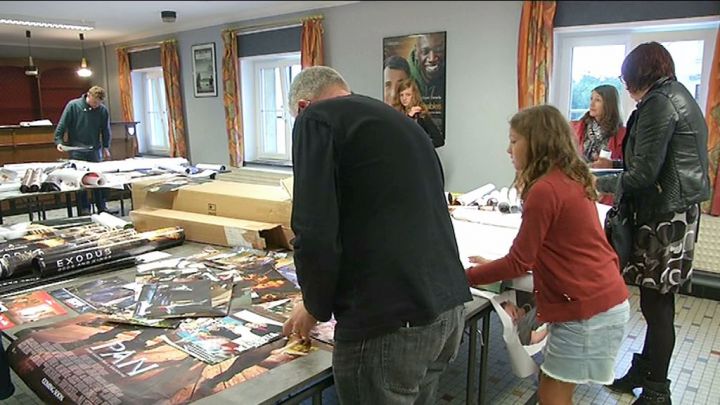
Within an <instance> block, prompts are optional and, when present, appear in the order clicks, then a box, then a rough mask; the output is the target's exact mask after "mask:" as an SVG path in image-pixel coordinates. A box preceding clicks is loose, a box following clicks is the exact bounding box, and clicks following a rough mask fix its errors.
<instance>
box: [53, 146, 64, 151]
mask: <svg viewBox="0 0 720 405" xmlns="http://www.w3.org/2000/svg"><path fill="white" fill-rule="evenodd" d="M55 149H57V150H58V152H65V151H64V150H63V147H62V145H61V144H57V145H55Z"/></svg>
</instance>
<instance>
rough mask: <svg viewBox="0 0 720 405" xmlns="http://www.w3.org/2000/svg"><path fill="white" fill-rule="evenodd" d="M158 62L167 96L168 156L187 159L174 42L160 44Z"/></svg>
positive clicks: (179, 73) (178, 71) (178, 67)
mask: <svg viewBox="0 0 720 405" xmlns="http://www.w3.org/2000/svg"><path fill="white" fill-rule="evenodd" d="M160 61H161V63H162V68H163V79H164V80H165V94H166V96H167V108H168V138H169V140H170V156H173V157H176V156H181V157H187V145H186V142H185V115H184V113H183V98H182V89H181V88H180V75H181V72H180V60H179V59H178V51H177V45H176V44H175V41H164V42H163V43H162V44H160Z"/></svg>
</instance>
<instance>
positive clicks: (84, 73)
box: [77, 32, 92, 77]
mask: <svg viewBox="0 0 720 405" xmlns="http://www.w3.org/2000/svg"><path fill="white" fill-rule="evenodd" d="M84 43H85V35H84V34H83V33H82V32H81V33H80V47H81V49H82V60H81V61H80V69H78V70H77V74H78V76H80V77H90V76H92V70H90V68H89V67H88V63H87V59H85V45H84Z"/></svg>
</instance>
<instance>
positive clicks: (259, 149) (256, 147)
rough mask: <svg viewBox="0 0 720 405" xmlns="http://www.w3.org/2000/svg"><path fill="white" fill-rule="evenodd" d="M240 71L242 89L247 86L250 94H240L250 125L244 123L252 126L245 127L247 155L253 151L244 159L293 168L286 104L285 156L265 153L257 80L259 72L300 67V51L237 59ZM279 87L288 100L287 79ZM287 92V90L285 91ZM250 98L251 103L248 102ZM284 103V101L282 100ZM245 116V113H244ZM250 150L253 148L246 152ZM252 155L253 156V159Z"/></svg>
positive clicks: (290, 122)
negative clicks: (248, 115)
mask: <svg viewBox="0 0 720 405" xmlns="http://www.w3.org/2000/svg"><path fill="white" fill-rule="evenodd" d="M240 64H241V70H242V72H243V74H242V77H243V79H242V80H243V81H242V83H241V87H243V88H244V87H245V86H250V87H251V91H250V92H248V91H243V94H242V96H243V110H245V109H246V108H247V109H248V112H250V114H251V117H252V118H251V120H252V122H247V120H246V122H247V123H248V124H251V125H247V126H246V127H245V135H246V145H248V146H249V147H250V148H248V152H252V154H249V156H246V158H247V161H249V162H255V163H269V164H273V165H281V166H288V165H292V125H293V122H294V118H293V117H292V115H291V114H290V111H289V109H288V106H287V105H284V106H283V111H282V114H283V117H282V118H283V120H284V123H285V145H286V151H287V152H286V153H284V154H283V153H271V152H266V151H265V150H264V134H263V133H262V128H263V122H262V120H263V117H262V114H261V113H260V109H261V107H262V90H263V88H262V81H261V80H260V79H261V77H260V75H261V72H262V69H267V68H276V67H279V68H282V69H285V68H290V67H291V66H293V65H299V64H300V52H284V53H276V54H269V55H256V56H249V57H241V58H240ZM280 80H281V88H282V89H283V91H282V93H283V97H288V94H287V93H288V92H289V89H290V77H284V76H283V75H281V78H280ZM286 90H287V91H286ZM247 97H252V100H247ZM285 101H286V100H285ZM243 115H244V116H246V117H247V114H245V113H243ZM248 137H251V138H252V142H247V140H249V139H248ZM249 149H252V151H251V150H249ZM253 155H254V156H253Z"/></svg>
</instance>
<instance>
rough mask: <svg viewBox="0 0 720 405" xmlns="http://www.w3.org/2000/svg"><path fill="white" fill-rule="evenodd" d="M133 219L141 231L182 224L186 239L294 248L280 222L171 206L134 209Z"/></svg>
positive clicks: (231, 244) (247, 245)
mask: <svg viewBox="0 0 720 405" xmlns="http://www.w3.org/2000/svg"><path fill="white" fill-rule="evenodd" d="M130 218H131V219H132V222H133V224H134V225H135V228H136V229H137V230H138V231H141V232H144V231H149V230H153V229H158V228H163V227H167V226H181V227H182V228H183V229H184V230H185V239H187V240H190V241H194V242H201V243H209V244H213V245H221V246H231V247H234V246H245V247H253V248H256V249H268V248H286V249H291V248H292V246H291V245H290V242H289V239H288V238H287V236H286V232H285V231H284V230H283V227H282V226H280V225H278V224H269V223H263V222H256V221H247V220H242V219H234V218H225V217H218V216H214V215H204V214H197V213H192V212H183V211H176V210H168V209H139V210H134V211H131V212H130Z"/></svg>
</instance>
